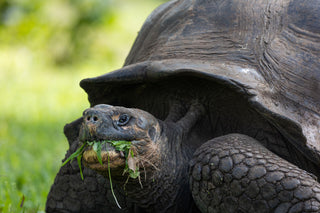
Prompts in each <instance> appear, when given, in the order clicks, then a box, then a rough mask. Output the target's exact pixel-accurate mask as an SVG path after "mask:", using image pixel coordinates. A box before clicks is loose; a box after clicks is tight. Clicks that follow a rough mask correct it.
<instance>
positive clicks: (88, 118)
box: [84, 115, 99, 123]
mask: <svg viewBox="0 0 320 213" xmlns="http://www.w3.org/2000/svg"><path fill="white" fill-rule="evenodd" d="M84 119H85V121H86V122H89V123H95V122H97V121H98V120H99V117H98V116H97V115H87V116H85V118H84Z"/></svg>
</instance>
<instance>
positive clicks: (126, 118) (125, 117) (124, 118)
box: [117, 114, 130, 126]
mask: <svg viewBox="0 0 320 213" xmlns="http://www.w3.org/2000/svg"><path fill="white" fill-rule="evenodd" d="M129 120H130V116H129V115H127V114H122V115H120V117H119V120H118V121H117V124H118V126H124V125H126V124H127V123H128V122H129Z"/></svg>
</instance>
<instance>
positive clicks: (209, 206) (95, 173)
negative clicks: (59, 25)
mask: <svg viewBox="0 0 320 213" xmlns="http://www.w3.org/2000/svg"><path fill="white" fill-rule="evenodd" d="M319 82H320V1H319V0H269V1H265V0H250V1H247V0H193V1H191V0H172V1H170V2H167V3H165V4H163V5H162V6H160V7H158V8H157V9H156V10H155V11H154V12H153V13H152V14H151V15H150V16H149V17H148V18H147V20H146V22H145V24H144V25H143V27H142V29H141V31H140V32H139V35H138V37H137V39H136V41H135V43H134V45H133V47H132V49H131V51H130V53H129V55H128V57H127V59H126V61H125V64H124V66H123V67H122V68H121V69H119V70H116V71H114V72H111V73H108V74H105V75H102V76H99V77H96V78H90V79H84V80H82V81H81V83H80V85H81V87H82V88H83V89H84V90H85V91H86V92H87V94H88V97H89V101H90V104H91V108H89V109H87V110H85V111H84V113H83V116H82V117H81V118H79V119H78V120H76V121H74V122H72V123H70V124H67V125H66V126H65V129H64V131H65V135H66V137H67V138H68V141H69V145H70V149H69V150H68V152H67V154H66V157H68V156H70V154H72V153H73V152H75V151H76V150H77V149H78V148H79V147H80V146H82V144H83V143H85V142H86V141H89V142H93V141H95V143H99V142H101V143H102V141H106V140H110V141H112V140H115V141H119V140H120V141H130V142H131V146H132V147H134V149H132V150H134V152H133V151H132V150H131V151H132V157H133V156H135V161H134V163H135V166H137V168H139V172H140V174H139V177H138V178H128V176H127V175H126V174H123V169H124V167H125V165H127V163H128V161H129V160H128V158H126V157H125V155H124V153H123V152H122V151H119V150H116V149H115V147H114V146H112V145H110V144H105V143H104V144H103V145H102V146H101V149H102V151H101V153H100V157H101V159H100V160H101V161H102V164H99V156H98V154H97V153H98V152H96V151H94V150H93V149H92V148H91V147H87V148H86V150H84V153H83V156H82V157H83V158H82V163H83V164H84V165H85V167H83V168H82V169H83V176H84V180H81V177H80V171H79V168H78V164H77V161H72V162H71V163H70V164H69V163H67V164H66V165H65V166H63V167H62V168H61V169H60V171H59V173H58V174H57V176H56V178H55V181H54V183H53V185H52V188H51V191H50V193H49V195H48V200H47V204H46V211H47V212H320V184H319V182H318V181H317V178H318V177H320V152H319V151H320V119H319V118H320V83H319ZM133 154H134V155H133ZM127 156H128V155H127ZM108 169H109V172H110V171H111V172H110V175H111V176H112V181H113V186H110V184H109V180H108V178H110V175H109V172H107V171H108ZM112 188H113V191H112V190H111V189H112ZM113 193H114V195H113ZM115 199H117V201H118V203H119V206H120V207H121V209H120V208H119V207H117V205H116V202H115Z"/></svg>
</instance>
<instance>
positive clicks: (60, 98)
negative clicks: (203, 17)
mask: <svg viewBox="0 0 320 213" xmlns="http://www.w3.org/2000/svg"><path fill="white" fill-rule="evenodd" d="M121 2H122V3H123V2H124V1H122V0H121V1H120V3H119V5H121ZM126 2H128V3H127V4H123V5H122V6H119V5H115V7H118V8H117V9H116V11H117V14H118V15H117V16H116V17H117V18H116V19H115V20H114V21H113V23H112V25H111V26H109V25H106V26H105V27H104V28H98V29H95V30H96V31H95V32H96V33H95V37H92V38H89V39H91V40H90V46H89V47H88V48H89V49H90V51H91V52H92V54H91V55H90V57H89V58H88V60H83V61H79V62H77V63H73V64H71V65H69V66H63V67H57V66H54V65H52V63H50V62H49V61H50V60H48V58H50V55H49V54H50V51H48V50H47V49H41V48H42V44H43V43H44V40H45V36H42V35H41V33H42V32H44V33H48V31H45V29H43V30H36V31H32V33H36V34H37V36H35V37H34V38H35V40H32V39H33V35H32V34H31V35H32V36H30V35H29V36H28V38H27V39H26V40H25V41H24V40H23V39H22V40H19V41H17V42H16V41H14V38H13V36H14V34H13V32H15V31H14V30H13V29H12V28H10V29H6V28H1V29H0V30H1V32H0V40H1V39H2V41H4V42H1V44H0V100H1V104H0V162H1V163H0V213H2V212H43V211H44V209H45V202H46V197H47V194H48V192H49V190H50V186H51V184H52V183H53V180H54V177H55V175H56V173H57V172H58V170H59V168H60V166H61V160H62V159H63V158H64V155H65V152H66V150H67V148H68V145H67V140H66V139H65V137H64V135H63V126H64V125H65V124H66V123H69V122H71V121H73V120H75V119H77V118H78V117H80V116H81V115H82V111H83V110H84V109H86V108H88V107H89V103H88V101H87V96H86V94H85V92H84V91H82V89H81V88H80V87H79V82H80V80H81V79H83V78H87V77H94V76H97V75H101V74H104V73H106V72H108V71H112V70H114V69H117V68H119V67H121V66H122V64H123V62H124V59H125V56H126V55H127V53H128V51H129V49H130V46H131V44H132V43H133V40H134V38H135V37H136V35H137V32H138V30H139V28H140V26H141V24H142V23H143V21H144V20H145V18H146V17H147V15H148V14H149V13H150V12H151V11H152V9H153V8H155V7H156V5H159V4H160V3H161V2H160V1H158V2H157V1H153V2H151V1H134V2H133V1H126ZM137 2H138V3H137ZM139 2H140V3H139ZM141 5H143V6H141ZM137 14H138V15H139V16H138V17H137ZM142 14H143V15H142ZM133 17H137V18H136V19H135V18H133ZM33 20H37V19H33ZM0 27H1V26H0ZM6 30H7V31H6ZM38 34H39V35H38ZM4 37H6V38H7V39H3V38H4ZM11 37H12V38H11ZM37 42H38V43H37ZM106 49H109V50H110V49H111V50H112V51H111V53H110V54H111V55H110V57H106V55H107V56H108V54H109V52H107V51H106ZM106 52H107V53H106ZM22 200H24V202H23V205H22V207H21V201H22Z"/></svg>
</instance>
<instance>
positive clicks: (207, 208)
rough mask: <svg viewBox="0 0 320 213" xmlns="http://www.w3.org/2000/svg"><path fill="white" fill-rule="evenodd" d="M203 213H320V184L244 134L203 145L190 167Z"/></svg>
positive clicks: (197, 198)
mask: <svg viewBox="0 0 320 213" xmlns="http://www.w3.org/2000/svg"><path fill="white" fill-rule="evenodd" d="M190 187H191V191H192V194H193V198H194V200H195V202H196V204H197V206H198V208H199V209H200V210H201V211H202V212H277V213H280V212H281V213H283V212H290V213H293V212H319V211H320V184H319V183H318V182H317V181H316V180H315V178H314V177H313V176H312V175H310V174H309V173H307V172H306V171H304V170H302V169H299V168H298V167H296V166H295V165H293V164H291V163H289V162H288V161H286V160H284V159H282V158H280V157H278V156H277V155H275V154H274V153H272V152H271V151H269V150H267V149H266V148H265V147H263V146H262V145H261V144H260V143H259V142H258V141H257V140H255V139H253V138H251V137H248V136H246V135H240V134H230V135H225V136H222V137H218V138H214V139H212V140H210V141H208V142H206V143H205V144H203V145H202V146H201V147H200V148H199V149H198V150H197V151H196V152H195V154H194V157H193V160H192V161H191V163H190Z"/></svg>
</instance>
